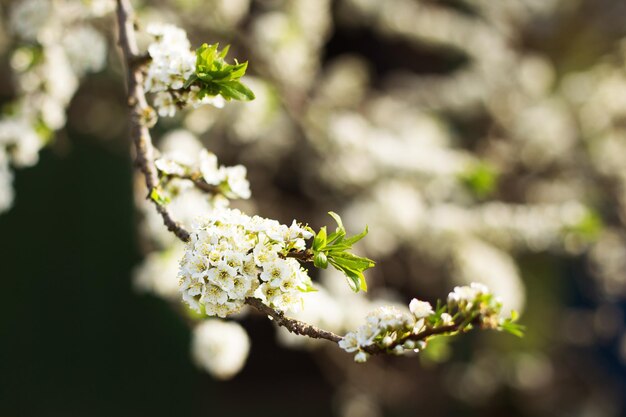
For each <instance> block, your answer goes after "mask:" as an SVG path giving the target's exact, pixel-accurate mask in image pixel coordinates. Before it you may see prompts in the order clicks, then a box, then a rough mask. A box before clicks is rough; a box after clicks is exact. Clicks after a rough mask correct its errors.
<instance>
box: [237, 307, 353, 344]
mask: <svg viewBox="0 0 626 417" xmlns="http://www.w3.org/2000/svg"><path fill="white" fill-rule="evenodd" d="M246 304H248V305H249V306H252V307H254V308H256V309H257V310H259V311H260V312H261V313H264V314H267V315H268V316H269V317H271V318H272V319H273V320H274V322H275V323H276V324H277V325H279V326H282V327H284V328H285V329H287V330H289V331H290V332H291V333H294V334H297V335H301V336H308V337H310V338H312V339H326V340H330V341H331V342H335V343H338V342H339V341H340V340H341V339H342V337H341V336H339V335H336V334H335V333H333V332H329V331H328V330H322V329H319V328H317V327H315V326H312V325H310V324H306V323H304V322H301V321H299V320H296V319H292V318H289V317H285V315H284V314H283V313H282V312H279V311H276V310H274V309H272V308H270V307H268V306H266V305H265V304H263V302H262V301H261V300H259V299H258V298H252V297H248V298H246Z"/></svg>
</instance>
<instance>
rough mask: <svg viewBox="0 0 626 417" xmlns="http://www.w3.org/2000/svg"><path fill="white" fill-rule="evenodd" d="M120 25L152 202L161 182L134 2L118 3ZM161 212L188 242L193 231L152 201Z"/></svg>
mask: <svg viewBox="0 0 626 417" xmlns="http://www.w3.org/2000/svg"><path fill="white" fill-rule="evenodd" d="M117 23H118V26H119V28H118V29H119V45H120V48H121V49H122V53H123V56H124V62H125V63H126V68H127V74H126V76H127V78H128V106H129V107H130V137H131V139H132V141H133V143H134V145H135V151H136V153H137V156H136V158H137V160H136V162H137V166H138V168H139V170H141V172H142V173H143V175H144V177H145V180H146V187H147V188H148V196H147V198H149V199H151V198H150V197H151V195H152V191H153V190H154V189H156V188H157V186H158V184H159V181H158V176H157V171H156V168H155V167H154V147H153V146H152V138H151V137H150V131H149V129H148V127H147V126H146V123H145V122H144V119H145V116H146V114H148V113H149V112H150V110H151V109H150V107H149V106H148V102H147V101H146V93H145V91H144V89H143V73H142V68H141V65H137V63H138V62H142V57H143V55H140V54H139V48H138V47H137V40H136V38H135V28H134V12H133V7H132V5H131V4H130V0H117ZM151 200H152V201H153V202H154V205H155V206H156V210H157V212H158V213H159V214H160V215H161V217H162V218H163V223H164V224H165V226H166V227H167V230H169V231H170V232H172V233H174V234H175V235H176V236H177V237H178V238H179V239H180V240H182V241H183V242H187V241H188V240H189V232H188V231H187V230H185V228H184V227H183V226H181V225H180V224H179V223H178V222H176V221H175V220H174V219H173V218H172V216H171V214H170V212H169V211H168V209H167V207H165V206H164V205H162V204H159V203H158V202H156V201H154V199H151Z"/></svg>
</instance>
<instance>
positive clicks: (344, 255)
mask: <svg viewBox="0 0 626 417" xmlns="http://www.w3.org/2000/svg"><path fill="white" fill-rule="evenodd" d="M328 256H329V257H330V258H331V259H333V260H335V262H337V263H338V264H340V265H343V266H347V267H349V268H352V269H355V270H358V271H365V270H366V269H369V268H371V267H373V266H374V265H376V264H375V262H374V261H372V260H371V259H368V258H363V257H360V256H357V255H354V254H352V253H348V252H329V254H328Z"/></svg>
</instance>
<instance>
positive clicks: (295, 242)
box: [179, 209, 313, 317]
mask: <svg viewBox="0 0 626 417" xmlns="http://www.w3.org/2000/svg"><path fill="white" fill-rule="evenodd" d="M312 236H313V234H312V233H311V232H310V231H308V230H307V229H305V228H304V227H302V226H300V225H299V224H298V223H296V222H295V220H294V222H293V223H292V224H291V226H286V225H282V224H280V223H279V222H277V221H276V220H270V219H265V218H262V217H259V216H254V217H250V216H247V215H245V214H243V213H242V212H240V211H239V210H230V209H223V210H218V211H215V212H214V213H212V214H211V215H210V216H209V217H208V218H205V219H198V220H197V221H196V224H194V226H193V228H192V233H191V240H190V242H189V243H188V245H187V250H186V252H185V256H184V257H183V259H182V261H181V265H180V271H179V278H180V291H181V292H182V297H183V300H184V301H186V302H187V303H188V304H189V306H190V307H192V308H193V309H195V310H197V311H201V310H202V309H204V311H205V312H206V314H207V315H210V316H219V317H225V316H227V315H229V314H232V313H235V312H237V311H239V310H240V309H241V307H242V306H243V305H244V302H245V300H246V298H247V297H256V298H259V299H260V300H261V301H263V303H265V304H266V305H268V306H269V307H271V308H274V309H276V310H279V311H286V310H291V311H294V310H298V309H299V308H300V307H301V304H302V293H303V292H306V291H308V290H310V289H311V280H310V278H309V276H308V275H307V272H306V270H304V269H303V268H301V267H300V264H299V262H298V261H297V260H296V259H294V258H289V257H287V255H288V253H289V252H290V251H291V250H296V251H302V250H304V249H305V240H306V239H310V238H311V237H312Z"/></svg>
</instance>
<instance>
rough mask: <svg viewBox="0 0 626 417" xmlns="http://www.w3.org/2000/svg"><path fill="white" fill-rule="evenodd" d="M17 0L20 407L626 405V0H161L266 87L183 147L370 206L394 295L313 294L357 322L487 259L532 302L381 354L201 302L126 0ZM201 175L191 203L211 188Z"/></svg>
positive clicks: (14, 176)
mask: <svg viewBox="0 0 626 417" xmlns="http://www.w3.org/2000/svg"><path fill="white" fill-rule="evenodd" d="M0 5H1V19H0V20H1V22H2V25H1V27H0V33H1V36H0V54H1V60H0V74H1V76H0V103H1V104H2V114H3V115H2V118H1V119H0V211H3V213H2V214H0V236H1V239H0V297H1V302H0V416H68V415H81V416H109V415H119V416H141V415H152V416H171V415H181V416H183V415H185V416H186V415H195V416H198V415H228V416H230V415H233V416H238V415H249V414H254V415H257V416H272V417H279V416H292V415H294V413H297V414H298V415H299V416H303V417H304V416H320V415H322V416H326V415H328V416H338V417H383V416H413V415H418V414H419V415H426V416H434V417H437V416H458V415H463V416H478V415H480V416H581V417H583V416H584V417H613V416H626V400H625V398H626V396H625V395H624V393H626V323H625V318H624V309H625V307H626V302H625V296H626V229H625V224H626V163H625V161H626V3H625V2H624V1H623V0H506V1H489V0H387V1H385V2H382V1H376V0H335V1H331V0H291V1H289V0H210V1H207V0H160V1H150V2H148V1H143V2H140V1H136V2H134V5H135V6H136V8H137V12H138V26H139V30H140V31H142V30H144V29H145V27H146V25H147V24H148V23H149V22H167V23H174V24H176V25H178V26H180V27H182V28H184V29H185V30H186V31H187V32H188V35H189V38H190V40H191V42H192V45H193V47H197V46H199V45H200V44H201V43H202V42H209V43H213V42H217V41H219V42H220V43H221V45H225V44H231V52H230V56H231V57H237V58H238V59H239V60H240V61H244V60H249V71H248V75H247V76H246V78H245V80H246V83H247V84H248V85H249V86H250V87H251V88H252V90H253V91H254V92H255V94H256V96H257V98H256V100H255V101H253V102H250V103H228V104H227V105H226V106H225V107H224V108H223V109H218V108H215V107H211V106H205V107H200V108H198V109H194V110H187V111H182V112H178V113H177V114H176V116H175V117H173V118H161V119H160V120H159V122H158V124H157V126H156V127H155V128H154V129H153V136H154V139H155V141H156V143H157V146H159V148H160V150H161V152H162V153H163V155H170V156H172V157H175V158H179V159H181V160H188V161H191V163H193V161H194V158H196V157H197V153H198V151H199V149H201V147H202V146H204V147H206V148H207V149H209V150H210V151H212V152H214V153H215V154H216V155H217V156H218V158H219V160H220V162H221V163H222V164H225V165H236V164H242V165H244V166H245V167H246V168H247V170H248V179H249V181H250V187H251V190H252V198H251V199H249V200H243V201H239V200H237V201H233V202H232V204H231V205H232V206H233V207H237V208H240V209H242V210H244V211H245V212H246V213H249V214H259V215H262V216H264V217H270V218H275V219H278V220H280V221H281V222H284V223H288V224H289V223H291V220H292V219H294V218H297V219H298V220H299V221H302V222H308V223H309V224H310V225H311V226H312V227H314V228H318V227H320V226H322V225H325V224H330V223H331V222H330V221H329V220H330V218H329V217H328V216H327V215H326V212H328V211H329V210H333V211H336V212H338V213H339V214H341V216H342V217H343V218H344V222H345V223H346V226H347V228H348V229H349V230H350V231H351V232H353V233H354V232H358V231H360V230H361V228H362V227H363V226H364V225H365V224H367V225H369V229H370V235H369V236H368V237H367V238H366V239H365V240H364V241H363V242H362V244H361V246H360V247H359V249H358V252H359V253H362V254H364V255H366V256H369V257H371V258H373V259H375V260H376V261H377V266H376V268H374V269H373V270H370V271H368V273H367V274H366V275H367V278H368V283H369V286H370V291H369V292H368V293H367V295H364V294H357V295H354V294H352V293H351V292H350V290H349V289H348V287H347V285H346V284H345V282H344V279H343V278H342V277H341V276H338V275H336V274H334V273H333V272H332V271H322V272H323V273H318V271H311V275H312V277H313V279H314V281H315V282H316V285H317V286H318V287H319V288H320V291H319V292H318V293H315V294H314V295H312V296H311V299H310V300H307V302H306V304H305V310H304V312H303V313H301V315H300V316H299V317H301V318H302V319H304V320H306V321H308V322H311V323H314V324H318V325H320V326H322V327H324V328H327V329H329V330H333V331H336V332H338V333H345V332H347V331H348V330H351V329H354V328H355V327H357V326H358V325H359V323H360V322H361V321H362V319H363V317H364V316H365V314H366V312H367V311H369V310H371V309H372V308H374V307H375V306H377V305H380V304H381V303H385V304H389V303H399V304H404V305H406V304H407V303H408V301H409V300H410V299H411V298H413V297H418V298H420V299H425V300H429V301H435V300H436V299H437V298H445V297H446V295H447V293H448V292H449V291H450V290H451V289H452V288H453V287H454V286H455V285H464V284H467V283H469V282H473V281H477V282H482V283H484V284H486V285H488V286H489V287H490V288H491V289H492V290H493V292H494V293H496V294H497V295H499V296H501V297H502V299H503V301H504V304H505V308H506V309H517V310H519V311H520V312H521V313H522V315H521V323H522V324H524V325H525V326H526V327H527V332H526V336H525V337H524V338H523V339H517V338H515V337H513V336H510V335H506V334H499V333H487V332H479V333H476V334H470V335H466V336H462V337H455V338H451V340H449V341H447V342H446V341H441V340H435V341H433V343H431V345H430V346H429V347H428V349H426V350H425V351H424V352H422V353H420V354H419V355H416V356H412V357H376V358H372V359H371V360H370V361H368V362H367V363H366V364H355V363H354V362H353V358H352V355H349V354H346V353H345V352H343V351H341V350H339V349H338V348H337V347H336V346H334V345H332V344H330V343H325V342H319V343H312V342H311V341H308V340H304V339H300V338H294V337H289V335H286V334H284V333H283V332H278V331H276V329H275V328H274V327H273V325H272V323H271V322H269V321H268V320H266V319H265V318H264V317H261V316H259V315H258V314H255V313H254V312H244V313H243V314H241V315H240V316H238V317H236V318H235V320H231V321H229V322H228V323H230V324H229V325H228V326H226V327H219V326H218V327H215V326H214V328H216V329H217V330H215V331H211V330H207V329H208V327H207V326H205V324H206V323H209V322H210V323H213V324H215V323H216V322H217V320H216V319H209V320H203V318H199V317H196V316H193V314H191V313H189V312H188V311H187V310H186V308H184V307H183V306H182V304H181V303H180V302H179V300H178V296H177V293H176V285H177V279H176V270H177V262H178V258H179V257H180V253H181V251H182V245H181V244H179V243H178V242H177V241H176V240H175V238H174V237H173V236H170V235H168V233H167V231H166V230H165V228H164V227H163V226H162V225H161V223H160V219H159V218H158V217H155V215H154V213H153V209H152V207H151V206H149V205H147V203H146V202H145V200H144V198H143V197H144V196H145V190H144V189H142V185H141V183H142V178H140V177H137V176H136V175H135V173H134V172H133V166H132V157H133V156H132V155H131V151H130V143H129V140H128V137H127V134H126V133H127V127H128V126H127V113H126V106H125V84H124V79H123V69H122V66H121V63H120V59H119V55H118V50H117V48H116V46H115V40H116V34H115V33H114V30H112V28H114V27H115V20H114V16H113V14H112V13H111V11H112V7H113V6H114V4H113V3H112V2H110V1H108V0H91V1H88V0H85V1H78V0H19V1H9V0H2V1H1V2H0ZM140 40H141V42H142V45H144V46H146V45H147V42H148V41H149V38H148V37H147V36H145V35H143V36H141V37H140ZM40 149H41V150H40ZM177 193H179V195H178V197H177V198H176V199H175V200H174V201H173V202H172V203H171V209H172V211H173V212H174V213H175V214H176V216H177V218H178V219H180V220H182V221H183V222H188V221H190V219H191V218H193V217H194V216H196V215H199V214H203V213H204V214H206V212H208V211H210V210H211V205H212V202H211V201H208V200H207V199H206V197H204V196H202V195H201V194H199V193H196V191H195V190H194V189H192V188H190V187H186V186H185V185H184V184H180V190H178V191H177ZM203 326H204V327H203ZM201 328H203V329H204V330H200V329H201ZM207 371H208V372H207Z"/></svg>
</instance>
